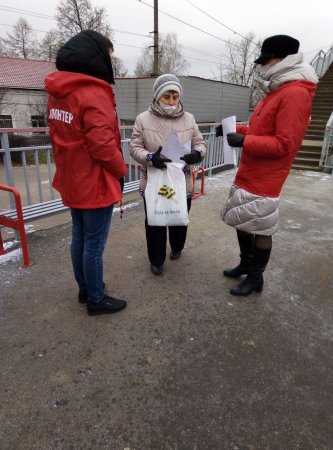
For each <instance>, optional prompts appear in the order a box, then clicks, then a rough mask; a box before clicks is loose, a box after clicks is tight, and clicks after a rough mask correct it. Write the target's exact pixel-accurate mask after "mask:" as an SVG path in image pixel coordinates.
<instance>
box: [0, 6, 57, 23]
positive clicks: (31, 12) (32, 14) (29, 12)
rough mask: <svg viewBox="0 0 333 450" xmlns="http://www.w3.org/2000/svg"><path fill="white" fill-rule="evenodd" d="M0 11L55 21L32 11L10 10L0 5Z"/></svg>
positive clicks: (10, 8) (50, 17)
mask: <svg viewBox="0 0 333 450" xmlns="http://www.w3.org/2000/svg"><path fill="white" fill-rule="evenodd" d="M0 9H2V10H4V11H8V12H13V13H21V12H23V13H24V14H26V15H27V16H33V17H40V18H42V19H48V20H55V19H54V17H53V16H49V15H47V14H41V13H36V12H34V11H27V10H25V9H18V8H12V7H10V6H5V5H0Z"/></svg>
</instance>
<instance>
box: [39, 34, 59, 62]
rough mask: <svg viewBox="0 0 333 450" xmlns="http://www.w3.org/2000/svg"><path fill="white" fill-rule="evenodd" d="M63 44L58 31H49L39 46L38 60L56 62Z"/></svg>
mask: <svg viewBox="0 0 333 450" xmlns="http://www.w3.org/2000/svg"><path fill="white" fill-rule="evenodd" d="M61 43H62V42H61V38H60V36H59V33H58V32H57V31H56V30H50V31H48V32H47V33H46V35H45V36H44V38H43V39H42V41H41V42H40V44H39V50H38V54H37V56H38V59H42V60H43V61H55V59H56V56H57V52H58V50H59V48H60V47H61Z"/></svg>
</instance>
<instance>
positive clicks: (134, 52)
mask: <svg viewBox="0 0 333 450" xmlns="http://www.w3.org/2000/svg"><path fill="white" fill-rule="evenodd" d="M143 1H144V2H145V3H148V4H150V5H153V3H154V2H153V0H143ZM92 3H93V4H94V5H96V6H104V7H105V8H106V10H107V12H108V17H109V22H110V25H111V27H112V28H113V29H114V30H119V31H115V33H114V43H115V50H116V56H119V57H120V58H121V59H122V60H123V62H124V64H125V66H126V67H127V68H128V70H129V73H130V74H133V72H134V69H135V65H136V60H137V58H138V56H139V55H140V54H141V49H140V48H136V47H145V46H147V45H151V40H150V39H149V38H148V37H147V38H146V37H143V36H138V35H135V34H127V33H124V32H130V33H138V34H143V35H148V34H149V32H151V31H152V30H153V28H154V25H153V9H152V8H150V7H148V6H146V5H145V4H144V3H142V2H140V1H139V0H113V1H110V0H92ZM190 3H192V4H193V5H195V6H197V7H198V8H200V9H201V10H203V11H205V12H206V13H207V14H209V15H210V16H213V17H215V18H216V19H218V20H219V21H220V22H223V23H224V24H225V25H227V26H228V27H229V28H231V29H233V30H235V31H236V32H237V33H239V34H241V35H245V34H246V33H248V32H250V31H253V32H254V33H255V34H256V37H257V38H261V39H264V38H265V37H267V36H269V35H273V34H289V35H291V36H293V37H295V38H297V39H299V40H300V42H301V51H303V53H304V56H305V58H306V60H310V59H312V57H313V56H314V55H315V54H316V53H317V52H318V51H319V50H321V49H323V50H325V51H326V50H328V48H329V47H330V46H331V45H332V44H333V32H332V23H333V2H332V0H316V1H313V0H279V1H278V2H268V1H267V0H251V1H250V0H237V2H234V1H231V0H230V1H221V0H205V1H203V0H188V1H187V0H159V9H160V10H161V11H164V12H166V13H168V14H170V15H172V16H174V17H177V18H179V19H181V20H183V21H184V22H188V23H190V24H192V25H193V26H195V27H198V28H200V29H202V30H205V31H206V32H208V33H210V34H213V35H215V36H217V37H219V38H220V39H225V40H228V39H235V38H237V37H238V36H237V35H236V34H234V33H233V32H232V31H230V30H229V29H227V28H225V27H224V26H222V25H220V24H219V23H217V22H215V21H214V20H212V19H211V18H209V17H208V16H207V15H205V14H203V13H202V12H200V11H198V10H197V9H195V8H194V7H193V6H192V5H191V4H190ZM57 4H59V1H58V0H47V1H46V0H45V1H41V0H29V2H27V1H26V0H11V1H9V0H0V12H1V20H0V23H1V25H0V27H1V28H0V30H1V31H0V35H1V36H5V33H6V32H7V31H12V28H11V27H10V25H14V24H15V22H16V21H17V19H18V18H19V17H21V16H22V17H25V18H26V19H27V20H28V22H29V23H30V24H31V25H32V26H33V28H34V29H37V30H41V31H47V30H49V29H50V28H52V27H55V21H52V20H49V19H46V18H42V17H33V16H31V15H27V14H25V13H24V12H20V11H17V12H15V13H14V12H9V11H5V10H4V9H2V8H5V7H10V8H17V9H22V10H26V11H32V12H36V13H38V14H44V15H49V16H53V15H54V13H55V10H56V6H57ZM6 25H7V26H6ZM8 25H9V26H8ZM122 31H123V32H122ZM159 31H160V32H161V33H163V32H175V33H176V34H177V36H178V40H179V42H180V44H182V45H183V46H185V47H191V48H193V49H196V50H199V51H201V52H205V53H207V54H206V55H205V54H203V53H199V52H197V51H194V50H190V49H189V48H186V49H184V48H183V54H184V55H185V56H186V57H187V58H188V61H189V62H190V64H191V66H190V68H189V71H188V72H189V74H191V75H197V76H201V77H207V78H210V77H213V76H214V75H215V76H216V75H217V74H218V65H219V57H218V56H211V55H208V53H210V54H214V55H222V54H223V53H225V52H226V48H225V44H224V43H223V42H222V41H221V40H219V39H216V38H214V37H211V36H208V35H207V34H204V33H202V32H200V31H197V30H195V29H193V28H190V27H189V26H186V25H185V24H181V23H180V22H177V21H176V20H174V19H172V18H170V17H168V16H166V15H164V14H162V12H160V14H159ZM42 34H43V33H42V32H36V35H37V36H38V37H39V38H40V37H41V36H42Z"/></svg>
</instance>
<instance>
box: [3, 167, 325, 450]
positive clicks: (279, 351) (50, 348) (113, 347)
mask: <svg viewBox="0 0 333 450" xmlns="http://www.w3.org/2000/svg"><path fill="white" fill-rule="evenodd" d="M233 177H234V171H228V172H224V173H221V174H219V175H215V176H213V177H211V178H208V179H207V181H206V195H205V196H202V197H199V198H197V199H196V200H194V201H193V207H192V210H191V214H190V225H189V230H188V241H187V245H186V249H185V250H184V252H183V254H182V256H181V258H180V259H179V260H177V261H170V260H167V261H166V264H165V271H164V274H163V275H162V276H161V277H156V276H154V275H152V274H151V272H150V270H149V265H148V260H147V256H146V244H145V235H144V225H143V205H142V201H141V200H140V199H136V200H135V201H133V202H132V203H129V204H128V205H127V206H128V207H127V209H126V211H125V215H124V218H123V219H122V220H121V219H120V218H119V213H118V212H116V213H115V214H114V217H113V223H112V229H111V232H110V236H109V240H108V243H107V248H106V251H105V258H104V261H105V281H106V283H107V286H108V288H109V291H110V293H111V294H112V295H114V296H118V297H120V298H125V299H126V300H127V301H128V308H127V309H126V310H124V311H122V312H121V313H119V314H115V315H110V316H100V317H89V316H88V315H87V313H86V310H85V305H82V304H79V303H78V301H77V287H76V285H75V282H74V280H73V276H72V271H71V264H70V259H69V249H68V247H69V243H70V224H69V223H68V216H66V215H64V216H62V221H63V222H64V223H60V224H58V225H56V226H52V227H51V228H49V229H38V230H37V231H35V232H34V233H32V234H29V235H28V242H29V249H30V253H31V258H32V259H33V261H34V265H32V266H30V267H29V268H27V269H21V268H20V264H21V262H20V259H19V257H18V256H15V255H16V254H17V252H16V253H15V251H14V252H13V253H12V254H11V255H12V256H11V257H8V258H7V260H5V258H4V257H0V279H1V291H0V308H1V319H0V320H1V323H0V326H1V347H0V348H1V350H0V356H1V390H2V393H1V406H0V423H1V426H0V448H1V449H2V450H21V449H22V450H30V449H41V450H69V449H75V450H76V449H87V450H88V449H93V450H95V449H96V450H100V449H101V450H104V449H105V450H106V449H108V450H125V449H129V450H164V449H165V450H206V449H207V450H332V449H333V385H332V383H333V382H332V380H333V360H332V354H333V289H332V288H333V264H332V253H333V226H332V225H333V208H332V206H333V200H332V199H333V195H332V194H333V176H332V175H327V174H322V173H315V172H303V171H302V172H298V171H292V173H291V175H290V176H289V178H288V180H287V183H286V185H285V187H284V189H283V192H282V197H281V206H280V213H281V221H280V222H281V223H280V229H279V231H278V232H277V234H276V235H275V236H274V238H273V251H272V256H271V260H270V262H269V265H268V267H267V270H266V272H265V286H264V290H263V292H262V293H261V294H253V295H250V296H249V297H246V298H239V297H233V296H231V295H230V294H229V289H230V288H231V287H232V286H234V285H235V284H236V283H237V281H235V280H230V279H226V278H225V277H223V275H222V272H223V269H224V268H226V267H230V266H232V265H234V264H236V263H237V261H238V248H237V241H236V235H235V232H234V230H233V229H231V228H230V227H228V226H226V225H225V224H223V223H222V222H221V220H220V211H221V207H222V205H223V204H224V202H225V200H226V198H227V195H228V190H229V187H230V184H231V182H232V180H233ZM60 218H61V216H57V220H61V219H60ZM53 225H54V224H53Z"/></svg>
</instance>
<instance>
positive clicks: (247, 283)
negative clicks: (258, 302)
mask: <svg viewBox="0 0 333 450" xmlns="http://www.w3.org/2000/svg"><path fill="white" fill-rule="evenodd" d="M270 254H271V249H270V248H259V247H255V249H254V256H253V261H252V265H251V267H250V270H249V274H248V276H247V277H246V278H245V280H243V281H242V282H241V284H239V285H238V286H235V287H234V288H232V289H230V294H231V295H249V294H251V293H252V292H253V291H255V292H261V291H262V289H263V286H264V278H263V273H264V271H265V268H266V266H267V263H268V261H269V257H270Z"/></svg>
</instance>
